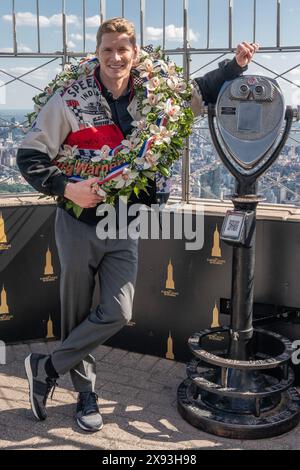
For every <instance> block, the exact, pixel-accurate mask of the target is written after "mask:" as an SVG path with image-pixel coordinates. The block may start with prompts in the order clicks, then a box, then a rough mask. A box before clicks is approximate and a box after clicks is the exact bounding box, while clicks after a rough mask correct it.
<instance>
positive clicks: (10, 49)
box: [0, 47, 14, 52]
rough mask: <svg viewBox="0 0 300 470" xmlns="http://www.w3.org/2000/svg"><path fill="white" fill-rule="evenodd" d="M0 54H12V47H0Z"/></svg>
mask: <svg viewBox="0 0 300 470" xmlns="http://www.w3.org/2000/svg"><path fill="white" fill-rule="evenodd" d="M0 52H14V50H13V48H12V47H1V48H0Z"/></svg>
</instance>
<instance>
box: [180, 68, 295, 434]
mask: <svg viewBox="0 0 300 470" xmlns="http://www.w3.org/2000/svg"><path fill="white" fill-rule="evenodd" d="M294 117H295V118H297V119H298V120H299V108H298V109H297V110H293V109H292V108H290V107H285V103H284V98H283V95H282V92H281V90H280V88H279V85H278V84H277V82H276V81H275V80H272V79H270V78H267V77H262V76H242V77H239V78H237V79H236V80H234V81H232V82H226V83H225V84H224V85H223V88H222V89H221V91H220V94H219V97H218V100H217V103H216V105H215V106H212V105H210V106H209V108H208V121H209V128H210V132H211V136H212V140H213V143H214V146H215V148H216V150H217V152H218V154H219V156H220V158H221V160H222V162H223V163H224V165H225V166H226V167H227V168H228V170H229V171H230V172H231V173H232V175H233V176H234V177H235V180H236V192H235V194H233V195H232V198H231V199H232V202H233V205H234V209H233V210H231V211H228V212H227V214H226V217H225V219H224V222H223V226H222V230H221V239H222V240H223V241H224V242H226V243H228V244H229V245H231V246H232V247H233V260H232V289H231V322H230V327H223V328H217V329H210V330H202V331H200V332H199V333H196V334H194V335H193V336H191V337H190V338H189V347H190V349H191V351H192V352H193V354H194V356H195V359H193V360H192V361H191V362H190V363H189V364H188V366H187V374H188V378H187V379H186V380H185V381H184V382H182V384H180V386H179V388H178V409H179V412H180V413H181V415H182V416H183V417H184V418H185V419H186V420H187V421H189V422H190V423H191V424H192V425H194V426H196V427H199V428H201V429H203V430H204V431H207V432H210V433H212V434H216V435H219V436H225V437H230V438H238V439H257V438H263V437H271V436H275V435H278V434H282V433H284V432H286V431H288V430H290V429H292V428H293V427H294V426H296V425H297V423H298V422H299V420H300V396H299V394H298V392H297V390H296V389H295V388H293V387H292V385H293V381H294V374H293V371H292V369H291V367H290V365H289V363H290V358H291V355H292V353H293V349H292V345H291V343H290V342H289V341H288V340H287V339H286V338H283V337H282V336H280V335H278V334H275V333H272V332H268V331H265V330H262V329H254V328H253V322H252V314H253V290H254V265H255V232H256V207H257V204H258V203H259V202H260V201H261V200H262V198H261V197H260V196H258V195H257V180H258V178H259V177H260V176H261V175H262V174H263V173H264V172H265V171H266V170H267V169H268V168H269V167H270V166H271V165H272V163H273V162H274V161H275V160H276V159H277V157H278V156H279V154H280V152H281V150H282V148H283V146H284V144H285V142H286V140H287V137H288V135H289V131H290V129H291V125H292V122H293V118H294ZM212 336H213V337H214V338H217V339H218V337H219V342H218V341H216V343H219V344H220V341H222V344H223V345H224V347H223V348H222V350H221V351H220V347H218V351H217V352H211V351H208V350H207V348H206V342H207V339H208V338H211V337H212Z"/></svg>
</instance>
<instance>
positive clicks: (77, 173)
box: [17, 59, 246, 224]
mask: <svg viewBox="0 0 300 470" xmlns="http://www.w3.org/2000/svg"><path fill="white" fill-rule="evenodd" d="M244 70H246V67H245V68H241V67H240V66H239V65H238V64H237V62H236V60H235V59H233V60H231V61H228V60H225V61H223V62H221V63H220V64H219V68H218V69H216V70H213V71H211V72H208V73H207V74H206V75H204V76H203V77H199V78H196V79H195V80H194V81H193V85H194V88H193V95H192V100H191V108H192V110H193V112H194V114H195V115H196V116H197V115H199V113H200V110H201V108H202V106H203V103H205V104H206V103H214V102H215V101H216V99H217V96H218V93H219V91H220V88H221V86H222V85H223V83H224V82H225V81H227V80H232V79H234V78H236V77H238V76H239V75H240V74H241V73H242V72H243V71H244ZM136 80H138V78H136V77H135V76H134V74H132V75H131V77H130V81H129V87H128V90H127V92H126V93H125V94H124V95H123V96H121V97H119V98H118V99H116V100H114V99H113V98H112V95H110V93H109V92H108V90H106V89H105V87H103V85H102V84H101V82H100V65H99V66H98V67H96V69H95V70H94V72H92V73H91V74H90V75H87V76H86V77H85V78H82V79H79V80H77V81H75V82H74V83H72V85H71V86H69V87H68V88H66V89H64V90H63V92H60V93H58V92H56V93H55V94H54V95H53V96H52V97H51V99H50V100H49V101H48V102H47V103H46V104H45V106H44V107H43V108H42V109H41V111H40V112H39V114H38V116H37V119H36V120H35V122H34V123H33V126H32V128H31V129H30V130H29V132H28V133H27V135H26V136H25V138H24V140H23V142H22V144H21V146H20V148H19V150H18V154H17V164H18V166H19V169H20V172H21V174H22V175H23V177H24V178H25V180H26V181H27V182H28V183H29V184H30V185H31V186H33V187H34V188H35V189H36V190H37V191H39V192H42V193H44V194H47V195H52V196H59V198H58V204H59V206H61V207H63V208H65V201H64V199H63V196H64V191H65V186H66V184H67V183H68V182H70V179H71V178H72V180H74V179H76V178H87V177H89V176H95V177H97V176H99V179H102V177H104V176H105V175H106V174H107V172H108V171H110V170H112V169H113V167H114V166H115V165H117V164H120V163H122V155H120V157H118V156H117V161H116V162H115V163H113V164H111V165H107V164H105V165H103V164H102V163H101V161H99V163H98V164H97V165H95V163H94V164H91V159H92V158H93V157H97V156H100V149H101V148H102V147H103V145H108V146H109V147H110V148H115V147H116V146H117V145H119V144H120V143H121V141H122V140H123V139H124V137H125V136H126V135H127V134H128V133H130V132H131V129H132V128H131V123H132V121H138V120H140V119H141V118H142V115H141V113H140V110H139V109H138V100H137V98H136V96H135V93H134V91H135V87H136V84H137V82H136ZM66 153H67V154H68V153H69V156H71V157H72V158H73V159H74V161H75V162H74V163H71V164H69V163H66V162H64V161H63V160H62V158H61V156H62V155H66ZM147 193H148V194H147ZM147 193H145V192H141V193H140V195H139V197H138V198H137V197H136V196H135V195H134V194H132V196H131V197H130V201H129V202H130V203H137V202H139V203H141V204H146V205H151V204H155V203H157V187H156V183H155V181H152V180H149V187H148V188H147ZM69 213H70V215H73V212H72V211H70V212H69ZM79 220H81V221H83V222H86V223H89V224H97V222H98V221H99V217H96V208H91V209H84V210H83V211H82V213H81V215H80V217H79Z"/></svg>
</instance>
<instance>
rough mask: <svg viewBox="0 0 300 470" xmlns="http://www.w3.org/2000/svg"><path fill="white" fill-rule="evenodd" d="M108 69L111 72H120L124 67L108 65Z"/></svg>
mask: <svg viewBox="0 0 300 470" xmlns="http://www.w3.org/2000/svg"><path fill="white" fill-rule="evenodd" d="M108 67H109V68H110V69H112V70H121V69H123V68H124V65H109V66H108Z"/></svg>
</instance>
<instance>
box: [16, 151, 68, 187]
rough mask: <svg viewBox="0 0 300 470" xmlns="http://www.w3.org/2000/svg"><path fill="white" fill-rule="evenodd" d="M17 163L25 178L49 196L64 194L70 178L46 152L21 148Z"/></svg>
mask: <svg viewBox="0 0 300 470" xmlns="http://www.w3.org/2000/svg"><path fill="white" fill-rule="evenodd" d="M17 165H18V167H19V170H20V172H21V174H22V176H23V178H24V179H25V180H26V181H27V182H28V183H29V184H30V185H31V186H32V187H33V188H34V189H36V190H37V191H39V192H41V193H44V194H47V195H49V196H63V195H64V192H65V186H66V184H67V183H68V182H69V180H68V178H67V177H66V176H64V175H63V174H62V172H61V171H60V169H59V168H58V167H57V166H56V165H54V164H53V163H52V162H51V160H50V157H49V155H47V154H46V153H43V152H40V151H39V150H35V149H19V150H18V153H17Z"/></svg>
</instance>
